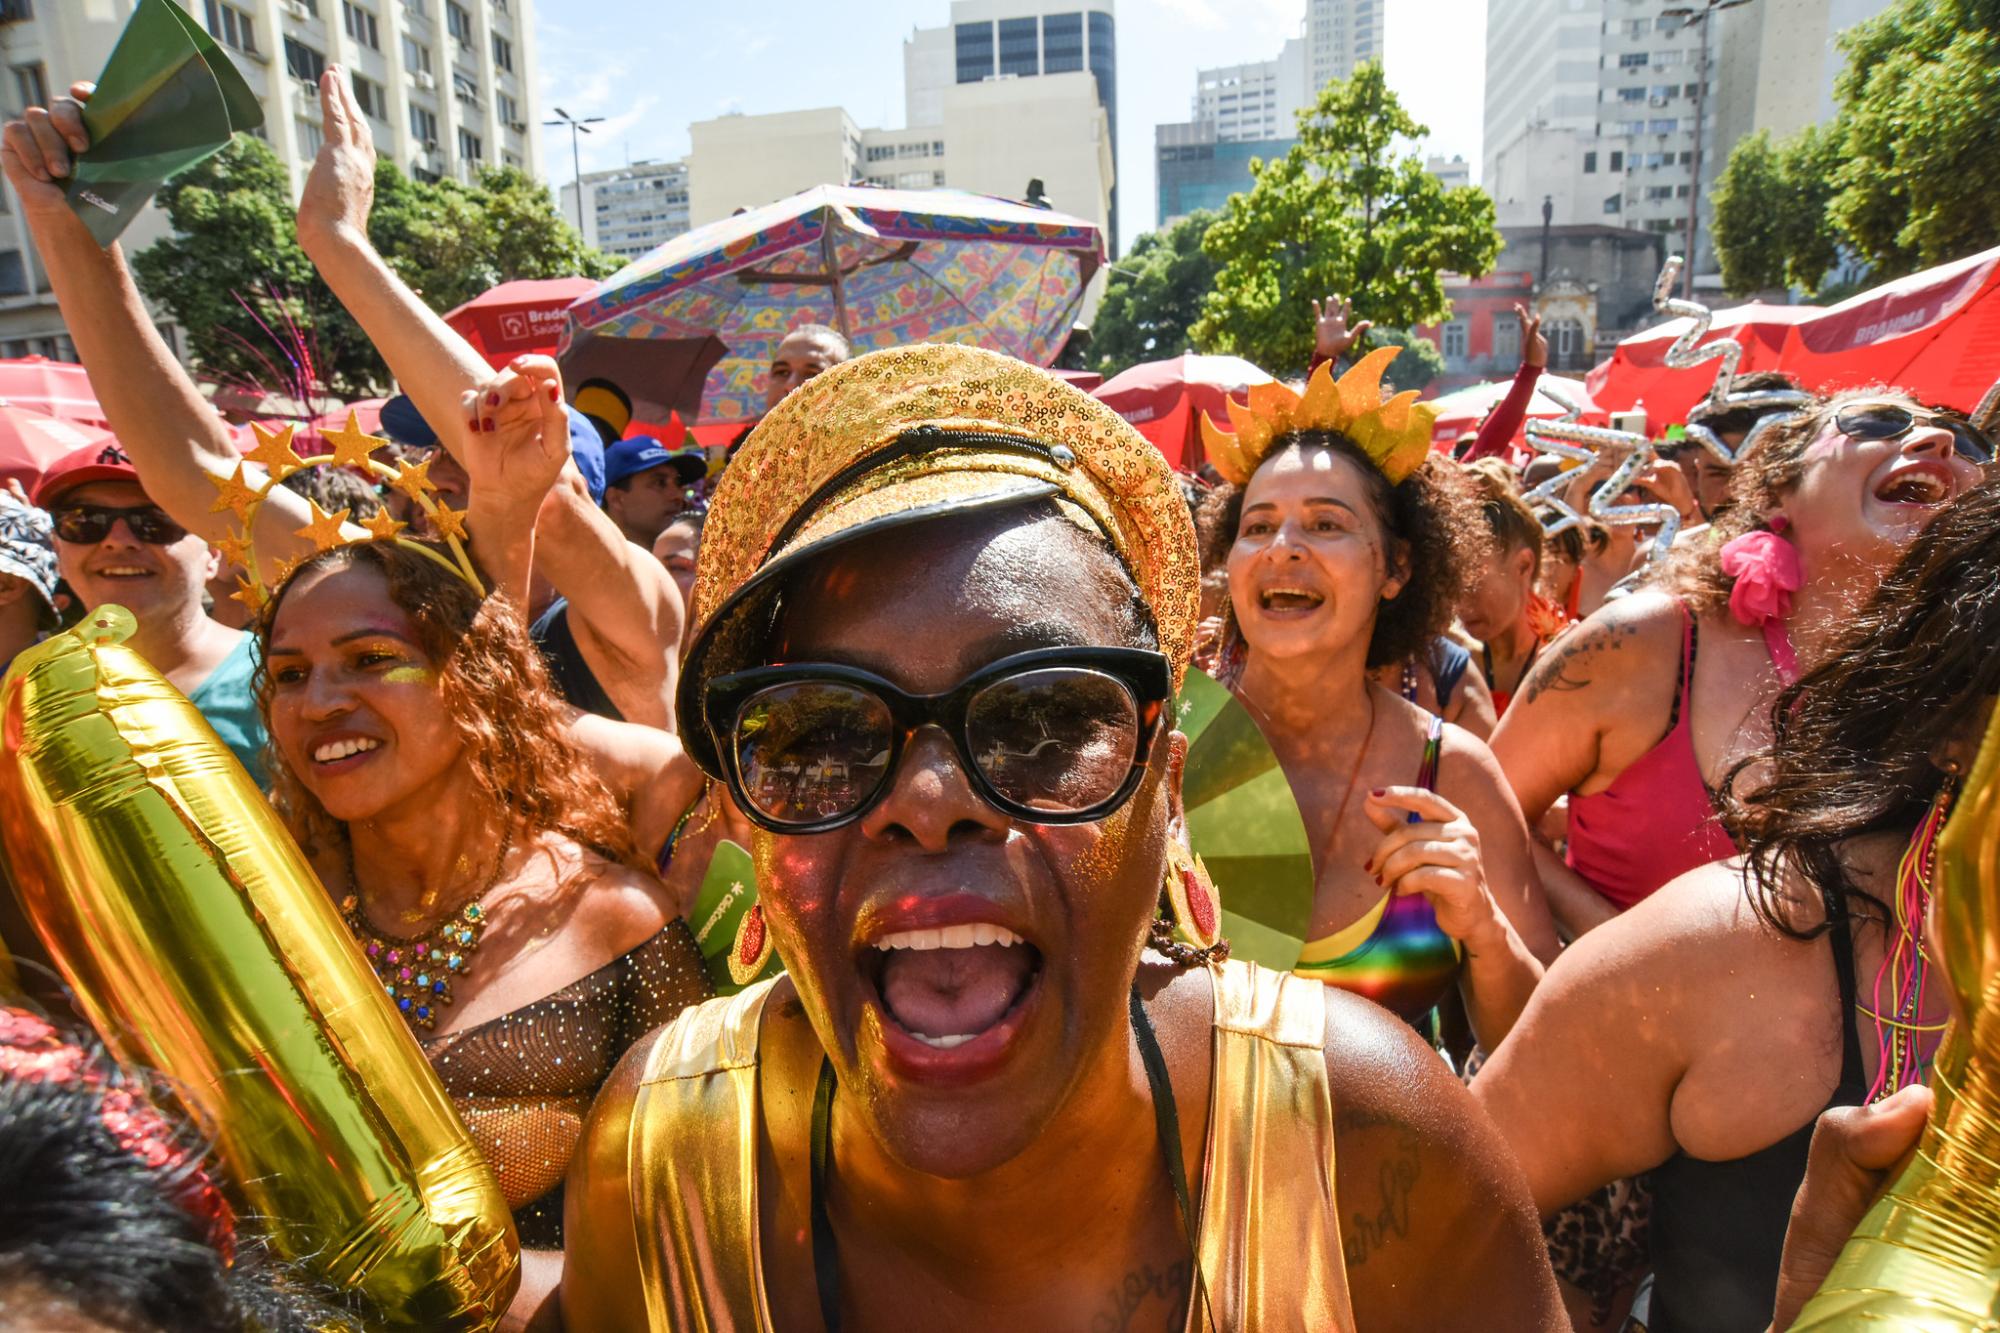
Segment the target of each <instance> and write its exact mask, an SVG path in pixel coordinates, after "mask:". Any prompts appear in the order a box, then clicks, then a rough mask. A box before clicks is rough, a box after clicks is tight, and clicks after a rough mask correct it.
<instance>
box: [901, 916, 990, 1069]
mask: <svg viewBox="0 0 2000 1333" xmlns="http://www.w3.org/2000/svg"><path fill="white" fill-rule="evenodd" d="M1025 943H1027V941H1026V940H1023V939H1022V938H1021V937H1020V936H1019V935H1016V934H1015V933H1014V932H1013V931H1011V930H1009V929H1007V928H1006V927H1005V926H993V925H988V924H986V923H985V922H983V921H982V922H979V923H977V924H974V925H969V926H945V927H943V928H942V929H939V930H899V931H897V932H895V933H894V934H892V935H884V936H883V937H882V938H881V939H879V940H876V941H875V947H876V948H878V949H883V950H888V949H971V948H975V947H977V946H979V945H982V944H1005V945H1010V946H1011V945H1015V944H1025ZM961 1040H962V1038H961Z"/></svg>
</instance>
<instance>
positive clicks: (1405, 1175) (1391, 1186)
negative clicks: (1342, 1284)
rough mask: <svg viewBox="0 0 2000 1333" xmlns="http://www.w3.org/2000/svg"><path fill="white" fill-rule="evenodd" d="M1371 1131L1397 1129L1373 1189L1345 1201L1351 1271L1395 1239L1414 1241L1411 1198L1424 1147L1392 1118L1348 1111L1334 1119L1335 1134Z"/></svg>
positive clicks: (1409, 1129) (1344, 1246) (1345, 1249)
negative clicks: (1361, 1195) (1412, 1238)
mask: <svg viewBox="0 0 2000 1333" xmlns="http://www.w3.org/2000/svg"><path fill="white" fill-rule="evenodd" d="M1369 1129H1387V1130H1392V1131H1394V1132H1395V1136H1396V1141H1395V1146H1394V1147H1393V1148H1392V1149H1391V1150H1390V1151H1388V1152H1387V1153H1385V1154H1384V1155H1383V1158H1382V1162H1381V1164H1380V1165H1379V1166H1378V1167H1377V1169H1376V1175H1375V1181H1374V1185H1375V1188H1374V1190H1373V1191H1369V1192H1364V1195H1363V1197H1361V1198H1358V1199H1349V1200H1345V1201H1344V1202H1345V1203H1346V1204H1347V1205H1348V1207H1349V1209H1350V1211H1349V1214H1348V1224H1347V1225H1346V1226H1345V1227H1343V1228H1342V1232H1343V1238H1342V1241H1341V1251H1342V1254H1343V1256H1344V1257H1345V1258H1346V1260H1347V1266H1348V1267H1349V1268H1358V1267H1360V1266H1361V1265H1362V1264H1365V1263H1367V1262H1368V1256H1369V1255H1371V1254H1375V1253H1377V1252H1378V1251H1380V1250H1381V1249H1382V1247H1383V1246H1385V1245H1387V1244H1388V1243H1389V1241H1390V1240H1391V1239H1392V1238H1395V1237H1401V1238H1403V1239H1408V1238H1409V1234H1410V1196H1411V1195H1413V1194H1414V1193H1415V1192H1416V1188H1417V1177H1418V1176H1419V1175H1421V1174H1422V1172H1423V1157H1422V1153H1421V1143H1420V1142H1419V1140H1418V1137H1417V1132H1416V1130H1415V1129H1414V1128H1412V1127H1411V1126H1409V1125H1407V1124H1404V1123H1403V1122H1402V1121H1400V1120H1397V1119H1396V1118H1395V1117H1393V1116H1387V1115H1382V1114H1380V1113H1378V1112H1374V1111H1365V1110H1353V1109H1348V1110H1343V1111H1341V1112H1339V1113H1338V1114H1337V1115H1336V1116H1335V1118H1334V1130H1335V1132H1336V1133H1345V1132H1348V1131H1355V1130H1369Z"/></svg>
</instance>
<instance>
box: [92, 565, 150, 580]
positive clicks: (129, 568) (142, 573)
mask: <svg viewBox="0 0 2000 1333" xmlns="http://www.w3.org/2000/svg"><path fill="white" fill-rule="evenodd" d="M91 573H92V574H93V575H95V576H96V577H97V578H100V579H149V578H151V577H153V571H152V570H150V569H141V568H140V567H139V566H137V565H106V566H105V567H104V568H102V569H94V570H92V571H91Z"/></svg>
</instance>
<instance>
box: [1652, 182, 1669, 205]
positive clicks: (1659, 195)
mask: <svg viewBox="0 0 2000 1333" xmlns="http://www.w3.org/2000/svg"><path fill="white" fill-rule="evenodd" d="M1673 197H1674V187H1673V186H1671V185H1648V186H1647V187H1646V201H1647V202H1648V203H1658V202H1659V201H1660V200H1662V199H1671V198H1673Z"/></svg>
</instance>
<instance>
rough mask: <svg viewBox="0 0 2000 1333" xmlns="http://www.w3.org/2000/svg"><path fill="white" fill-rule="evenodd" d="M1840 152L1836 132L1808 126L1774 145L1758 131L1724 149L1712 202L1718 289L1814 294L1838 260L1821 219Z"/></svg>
mask: <svg viewBox="0 0 2000 1333" xmlns="http://www.w3.org/2000/svg"><path fill="white" fill-rule="evenodd" d="M1840 149H1841V142H1840V138H1839V133H1838V129H1837V127H1835V128H1829V129H1821V128H1820V127H1818V126H1810V127H1808V128H1807V129H1806V130H1805V131H1804V132H1802V133H1800V134H1798V135H1797V136H1795V137H1793V138H1791V139H1788V140H1785V141H1784V142H1782V143H1773V142H1772V141H1771V136H1770V134H1769V132H1768V131H1765V130H1759V131H1758V132H1757V133H1755V134H1753V135H1751V136H1749V137H1748V138H1746V139H1742V140H1740V141H1739V142H1738V143H1737V145H1736V147H1735V148H1734V149H1732V150H1731V151H1730V154H1729V163H1728V165H1727V166H1726V167H1724V168H1723V171H1722V175H1721V176H1720V177H1719V178H1718V179H1717V180H1716V183H1715V191H1714V194H1713V196H1712V197H1713V200H1714V206H1715V218H1714V221H1713V223H1712V224H1711V227H1712V232H1711V234H1712V236H1713V237H1714V240H1715V250H1716V256H1717V258H1719V259H1720V260H1721V262H1722V285H1723V286H1724V288H1726V289H1727V290H1729V291H1731V292H1736V293H1739V294H1744V295H1747V294H1749V293H1751V292H1757V291H1765V290H1769V289H1771V288H1776V287H1787V286H1793V285H1796V286H1799V287H1803V288H1804V289H1805V290H1807V291H1808V292H1816V291H1818V289H1819V287H1820V284H1821V281H1822V280H1823V279H1824V278H1825V276H1826V273H1827V270H1828V269H1831V268H1832V267H1833V266H1834V264H1835V263H1836V262H1837V261H1838V260H1839V258H1840V240H1839V236H1838V234H1837V233H1836V232H1835V230H1834V227H1833V224H1832V222H1831V221H1830V220H1829V219H1828V217H1827V209H1828V206H1829V205H1830V204H1831V203H1832V200H1833V196H1834V183H1833V181H1834V173H1835V171H1836V170H1837V169H1838V168H1839V166H1840Z"/></svg>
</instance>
